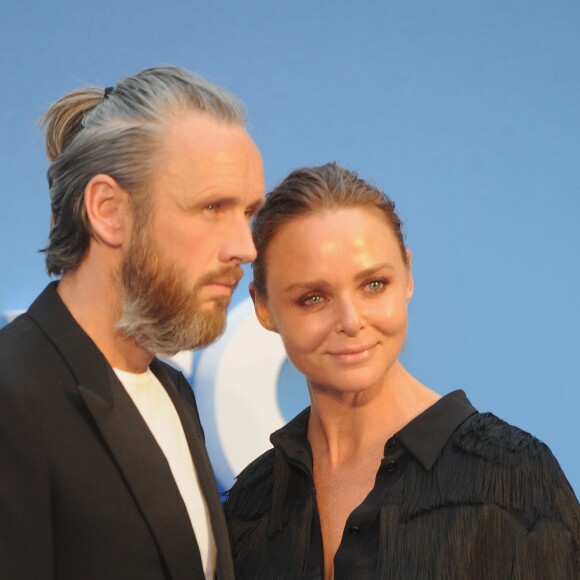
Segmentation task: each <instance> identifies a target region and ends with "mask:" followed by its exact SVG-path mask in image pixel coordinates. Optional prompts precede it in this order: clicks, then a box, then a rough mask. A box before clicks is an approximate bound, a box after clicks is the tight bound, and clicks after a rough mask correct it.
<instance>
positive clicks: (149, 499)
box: [28, 284, 217, 580]
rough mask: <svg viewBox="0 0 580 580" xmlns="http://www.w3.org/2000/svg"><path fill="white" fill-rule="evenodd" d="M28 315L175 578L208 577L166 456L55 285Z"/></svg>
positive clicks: (43, 295) (33, 306) (48, 289)
mask: <svg viewBox="0 0 580 580" xmlns="http://www.w3.org/2000/svg"><path fill="white" fill-rule="evenodd" d="M28 313H29V315H30V316H31V317H32V318H33V319H34V320H35V321H36V322H37V324H38V325H39V326H40V327H41V328H42V329H43V331H44V332H45V334H46V335H47V336H48V337H49V339H50V340H51V341H52V342H53V344H54V345H55V347H56V348H57V349H58V350H59V352H60V353H61V354H62V356H63V359H64V360H65V361H66V363H67V365H68V366H69V368H70V370H71V372H72V374H73V375H74V377H75V378H76V380H77V383H78V385H79V387H78V389H79V393H80V395H81V396H82V398H83V400H84V402H85V403H86V405H87V407H88V409H89V411H90V413H91V415H92V417H93V419H94V421H95V424H96V426H97V428H98V429H99V431H100V432H101V434H102V436H103V438H104V440H105V442H106V444H107V446H108V448H109V450H110V451H111V454H112V455H113V457H114V460H115V462H116V464H117V466H118V468H119V470H120V471H121V472H122V473H123V476H124V478H125V480H126V482H127V486H128V487H129V489H130V490H131V493H132V494H133V496H134V498H135V501H136V502H137V504H138V505H139V508H140V509H141V511H142V513H143V515H144V517H145V519H146V521H147V523H148V524H149V527H150V529H151V532H152V534H153V536H154V537H155V539H156V541H157V545H158V546H159V550H160V552H161V554H162V555H163V558H164V560H165V564H166V566H167V568H168V570H169V573H170V575H171V578H172V579H175V580H182V579H183V580H186V579H187V580H191V579H192V578H204V573H203V567H202V564H201V558H200V554H199V549H198V547H197V542H196V540H195V535H194V533H193V529H192V527H191V522H190V520H189V516H188V515H187V510H186V508H185V505H184V503H183V500H182V498H181V494H180V493H179V490H178V488H177V485H176V483H175V480H174V479H173V476H172V474H171V470H170V468H169V465H168V463H167V460H166V459H165V456H164V455H163V453H162V451H161V450H160V449H159V446H158V445H157V442H156V441H155V439H154V437H153V435H152V434H151V432H150V431H149V429H148V427H147V425H146V424H145V422H144V421H143V419H142V417H141V415H140V413H139V411H138V410H137V408H136V407H135V405H134V404H133V401H131V398H130V397H129V395H128V394H127V393H126V391H125V389H124V387H123V386H122V385H121V383H120V382H119V381H118V379H117V377H116V376H115V374H114V372H113V370H112V369H111V367H110V365H109V364H108V363H107V361H106V360H105V358H104V357H103V355H102V353H101V352H100V351H99V349H98V348H97V347H96V345H95V344H94V343H93V341H92V340H91V339H90V338H89V336H88V335H87V334H86V333H85V332H84V331H83V330H82V329H81V328H80V327H79V326H78V324H77V323H76V322H75V320H74V319H73V317H72V316H71V314H70V312H69V311H68V310H67V308H66V307H65V305H64V304H63V302H62V301H61V300H60V298H59V296H58V294H57V293H56V284H51V285H49V286H48V287H47V289H46V290H45V291H44V292H43V293H42V294H41V296H40V297H39V298H38V299H37V300H36V302H35V303H34V304H33V305H32V306H31V307H30V309H29V311H28ZM216 541H217V538H216Z"/></svg>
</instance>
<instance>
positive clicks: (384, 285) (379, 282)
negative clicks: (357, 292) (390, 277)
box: [364, 279, 387, 294]
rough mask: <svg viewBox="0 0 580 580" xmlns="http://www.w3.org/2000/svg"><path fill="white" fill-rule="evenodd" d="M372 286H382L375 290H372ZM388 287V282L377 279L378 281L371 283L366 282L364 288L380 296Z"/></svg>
mask: <svg viewBox="0 0 580 580" xmlns="http://www.w3.org/2000/svg"><path fill="white" fill-rule="evenodd" d="M372 284H380V288H378V289H374V290H373V289H371V288H370V286H371V285H372ZM386 285H387V280H384V279H377V280H371V281H370V282H366V283H365V285H364V286H365V288H368V289H369V290H370V292H371V293H372V294H378V293H379V292H381V291H382V290H384V289H385V287H386Z"/></svg>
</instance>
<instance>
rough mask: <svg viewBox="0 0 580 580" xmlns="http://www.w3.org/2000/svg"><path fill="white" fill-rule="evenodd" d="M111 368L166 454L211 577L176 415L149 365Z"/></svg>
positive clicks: (200, 504) (208, 546)
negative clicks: (138, 369) (141, 370)
mask: <svg viewBox="0 0 580 580" xmlns="http://www.w3.org/2000/svg"><path fill="white" fill-rule="evenodd" d="M113 370H114V371H115V374H116V375H117V377H118V378H119V380H120V381H121V384H122V385H123V386H124V387H125V390H126V391H127V393H128V394H129V396H130V397H131V399H132V400H133V403H135V406H136V407H137V409H138V410H139V412H140V413H141V416H142V417H143V419H144V421H145V423H146V424H147V426H148V427H149V430H150V431H151V433H152V434H153V437H155V440H156V441H157V444H158V445H159V447H161V450H162V451H163V453H164V454H165V457H166V458H167V462H168V463H169V467H170V468H171V473H172V474H173V478H174V479H175V483H176V484H177V487H178V489H179V492H180V493H181V497H182V498H183V501H184V503H185V507H186V508H187V513H188V515H189V519H190V520H191V525H192V527H193V531H194V532H195V537H196V539H197V545H198V547H199V552H200V554H201V562H202V564H203V569H204V572H205V577H206V578H207V579H208V580H210V579H213V578H214V576H215V568H216V553H217V550H216V545H215V540H214V537H213V532H212V529H211V521H210V517H209V511H208V509H207V504H206V502H205V498H204V497H203V493H202V491H201V488H200V486H199V480H198V478H197V472H196V470H195V465H194V464H193V460H192V458H191V453H190V451H189V446H188V444H187V439H186V438H185V433H184V431H183V426H182V425H181V421H180V420H179V415H178V414H177V411H176V410H175V407H174V405H173V403H172V401H171V399H170V398H169V395H168V394H167V392H166V391H165V389H164V388H163V385H162V384H161V383H160V382H159V380H158V379H157V377H156V376H155V375H154V374H153V373H152V372H151V370H150V369H147V371H146V372H145V373H142V374H134V373H128V372H126V371H121V370H119V369H113Z"/></svg>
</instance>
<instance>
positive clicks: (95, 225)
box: [84, 174, 131, 248]
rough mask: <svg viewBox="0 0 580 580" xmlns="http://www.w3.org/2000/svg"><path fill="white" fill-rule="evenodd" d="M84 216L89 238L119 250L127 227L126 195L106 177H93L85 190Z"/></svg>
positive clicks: (114, 182) (128, 205)
mask: <svg viewBox="0 0 580 580" xmlns="http://www.w3.org/2000/svg"><path fill="white" fill-rule="evenodd" d="M84 203H85V208H86V211H87V217H88V220H89V224H90V228H91V233H92V235H93V237H95V238H96V239H97V240H99V241H100V242H101V243H103V244H106V245H107V246H110V247H113V248H117V247H120V246H121V245H122V244H123V242H124V241H125V239H126V236H127V234H128V231H129V226H130V219H128V218H130V213H131V212H130V204H129V198H128V195H127V192H126V191H125V190H124V189H122V188H121V187H120V186H119V184H118V183H117V182H116V181H115V180H114V179H113V178H112V177H111V176H109V175H105V174H99V175H95V176H94V177H93V178H91V180H90V181H89V183H88V184H87V187H86V188H85V198H84Z"/></svg>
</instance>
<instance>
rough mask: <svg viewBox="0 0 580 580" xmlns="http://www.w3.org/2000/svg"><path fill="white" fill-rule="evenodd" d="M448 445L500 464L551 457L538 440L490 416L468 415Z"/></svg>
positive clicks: (546, 447) (484, 414) (548, 450)
mask: <svg viewBox="0 0 580 580" xmlns="http://www.w3.org/2000/svg"><path fill="white" fill-rule="evenodd" d="M449 443H450V447H451V448H452V449H455V450H460V451H461V452H463V453H465V454H467V455H471V456H475V457H480V458H481V459H484V460H486V461H491V462H494V463H500V464H510V463H514V464H515V463H521V462H525V461H529V460H532V461H536V460H544V459H546V458H548V457H550V458H553V455H552V452H551V451H550V449H549V448H548V446H547V445H545V444H544V443H542V442H541V441H540V440H539V439H537V438H536V437H534V436H533V435H531V434H530V433H527V432H526V431H523V430H522V429H519V428H518V427H515V426H514V425H510V424H509V423H506V422H505V421H503V420H502V419H500V418H498V417H496V416H495V415H493V414H492V413H475V414H473V415H471V417H469V418H468V419H466V420H465V421H464V422H463V423H462V424H461V425H460V426H459V427H458V428H457V429H456V431H455V432H454V433H453V435H452V437H451V439H450V441H449Z"/></svg>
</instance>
